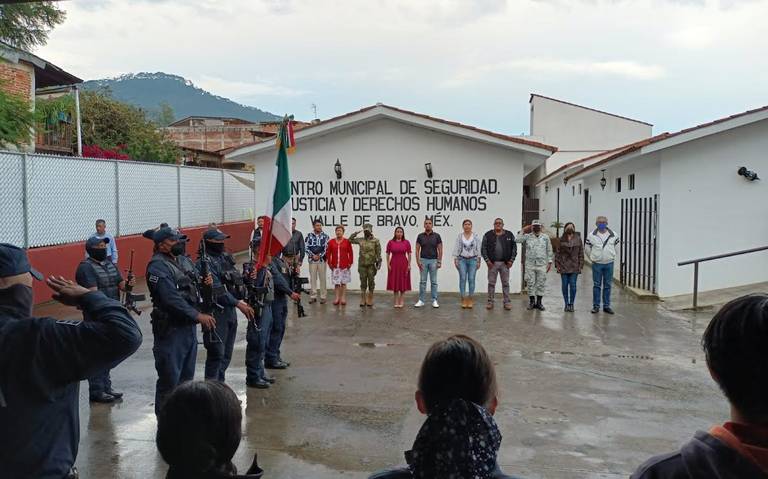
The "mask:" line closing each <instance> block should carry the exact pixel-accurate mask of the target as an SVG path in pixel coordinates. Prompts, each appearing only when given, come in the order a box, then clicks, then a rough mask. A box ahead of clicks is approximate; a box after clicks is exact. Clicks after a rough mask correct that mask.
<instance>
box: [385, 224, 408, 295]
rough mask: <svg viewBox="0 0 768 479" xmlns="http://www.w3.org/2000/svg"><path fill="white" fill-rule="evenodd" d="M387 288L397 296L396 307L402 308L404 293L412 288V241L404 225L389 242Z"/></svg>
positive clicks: (397, 229) (396, 230)
mask: <svg viewBox="0 0 768 479" xmlns="http://www.w3.org/2000/svg"><path fill="white" fill-rule="evenodd" d="M387 290H388V291H392V292H393V293H394V296H395V304H394V307H395V308H402V307H403V301H404V298H403V296H404V294H405V292H406V291H410V290H411V242H410V241H408V240H407V239H405V230H404V229H403V227H402V226H398V227H397V228H395V234H394V235H393V236H392V239H391V240H389V242H388V243H387Z"/></svg>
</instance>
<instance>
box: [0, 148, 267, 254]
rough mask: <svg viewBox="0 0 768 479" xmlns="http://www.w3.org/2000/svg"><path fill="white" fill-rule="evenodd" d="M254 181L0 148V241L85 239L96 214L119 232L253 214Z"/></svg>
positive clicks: (238, 175) (245, 176)
mask: <svg viewBox="0 0 768 479" xmlns="http://www.w3.org/2000/svg"><path fill="white" fill-rule="evenodd" d="M254 185H255V178H254V174H253V173H248V172H243V171H231V170H218V169H210V168H193V167H187V166H176V165H166V164H158V163H140V162H133V161H111V160H101V159H92V158H72V157H65V156H50V155H37V154H30V153H28V154H24V153H16V152H9V151H0V242H2V243H12V244H15V245H18V246H25V247H30V248H31V247H36V246H47V245H55V244H62V243H69V242H73V241H82V240H85V239H87V237H88V236H89V235H90V234H92V233H93V232H94V222H95V220H96V219H98V218H102V219H104V220H105V221H106V222H107V227H108V230H109V232H110V233H112V234H113V235H115V236H125V235H131V234H138V233H141V232H143V231H145V230H147V229H149V228H154V227H156V226H157V225H159V224H160V223H162V222H166V223H168V224H170V225H173V226H178V227H190V226H199V225H204V224H208V223H210V222H217V223H222V222H230V221H238V220H247V219H251V218H253V208H254V201H255V196H254V195H255V192H254Z"/></svg>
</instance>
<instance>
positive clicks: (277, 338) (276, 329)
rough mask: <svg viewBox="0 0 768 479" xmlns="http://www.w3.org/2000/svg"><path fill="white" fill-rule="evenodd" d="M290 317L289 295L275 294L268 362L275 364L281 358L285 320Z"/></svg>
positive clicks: (268, 345)
mask: <svg viewBox="0 0 768 479" xmlns="http://www.w3.org/2000/svg"><path fill="white" fill-rule="evenodd" d="M287 319H288V297H287V296H286V295H284V294H275V300H274V301H273V302H272V327H271V328H270V331H269V340H268V341H267V351H266V353H265V355H264V362H265V363H266V364H275V363H276V362H278V361H280V360H281V357H280V345H281V344H283V336H285V322H286V320H287Z"/></svg>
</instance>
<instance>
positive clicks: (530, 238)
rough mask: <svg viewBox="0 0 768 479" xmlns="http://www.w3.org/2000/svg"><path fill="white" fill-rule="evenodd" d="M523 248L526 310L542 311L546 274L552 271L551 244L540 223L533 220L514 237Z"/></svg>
mask: <svg viewBox="0 0 768 479" xmlns="http://www.w3.org/2000/svg"><path fill="white" fill-rule="evenodd" d="M515 241H516V242H518V243H522V244H523V245H524V246H525V283H526V285H527V286H528V298H529V300H530V301H529V304H528V309H538V310H541V311H544V305H543V304H542V302H541V300H542V298H543V296H544V291H545V290H546V283H547V273H549V270H551V269H552V259H553V256H554V255H553V253H552V242H551V241H550V240H549V236H547V235H546V234H545V233H544V232H542V230H541V222H540V221H539V220H533V221H532V222H531V224H530V225H529V226H526V227H525V228H523V229H522V230H521V231H520V232H519V233H518V234H517V237H515Z"/></svg>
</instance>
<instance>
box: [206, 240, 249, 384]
mask: <svg viewBox="0 0 768 479" xmlns="http://www.w3.org/2000/svg"><path fill="white" fill-rule="evenodd" d="M227 238H229V235H227V234H225V233H223V232H221V231H219V230H218V229H212V228H209V229H208V230H207V231H206V232H205V233H204V234H203V241H205V251H206V255H207V259H205V258H202V257H201V258H199V259H198V260H197V263H196V264H195V266H196V268H197V271H198V273H199V272H201V271H202V266H203V265H202V263H203V261H208V263H209V264H208V270H209V271H210V273H211V276H212V277H213V296H214V298H215V301H216V303H217V305H218V306H219V307H220V309H214V311H213V316H214V317H215V318H216V328H215V329H214V330H213V331H211V332H209V333H206V334H204V335H203V344H204V345H205V349H206V350H207V351H208V355H207V356H206V358H205V379H214V380H216V381H221V382H224V375H225V372H226V370H227V368H228V367H229V363H230V361H231V360H232V350H233V349H234V347H235V337H236V336H237V312H236V311H235V308H237V309H239V310H240V312H242V313H243V314H244V315H245V316H246V317H247V318H248V320H252V319H253V309H252V308H251V307H250V306H248V303H246V302H245V301H244V299H245V291H244V289H245V285H244V284H243V277H242V276H241V275H240V272H239V271H238V270H237V269H236V268H235V264H236V263H235V258H233V257H232V255H231V254H229V253H227V252H225V251H224V240H226V239H227Z"/></svg>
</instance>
